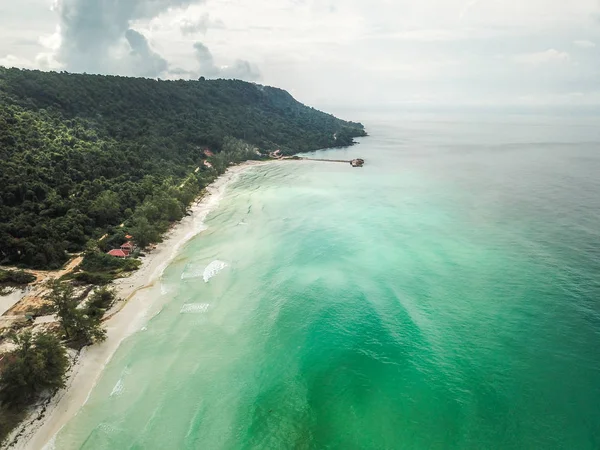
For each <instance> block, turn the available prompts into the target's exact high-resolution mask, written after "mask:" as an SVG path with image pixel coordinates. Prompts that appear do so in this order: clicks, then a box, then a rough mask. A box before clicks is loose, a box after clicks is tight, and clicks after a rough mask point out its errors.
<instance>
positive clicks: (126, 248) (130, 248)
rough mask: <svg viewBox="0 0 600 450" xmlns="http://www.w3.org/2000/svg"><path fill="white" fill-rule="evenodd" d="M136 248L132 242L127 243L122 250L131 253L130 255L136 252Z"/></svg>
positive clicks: (122, 246)
mask: <svg viewBox="0 0 600 450" xmlns="http://www.w3.org/2000/svg"><path fill="white" fill-rule="evenodd" d="M134 248H135V246H134V245H133V242H131V241H127V242H125V243H124V244H122V245H121V250H123V251H125V252H129V253H131V252H132V251H133V250H134Z"/></svg>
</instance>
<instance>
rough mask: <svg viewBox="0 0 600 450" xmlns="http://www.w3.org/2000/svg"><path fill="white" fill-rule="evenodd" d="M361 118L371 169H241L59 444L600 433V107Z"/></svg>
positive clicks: (411, 442)
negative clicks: (156, 306) (584, 115)
mask: <svg viewBox="0 0 600 450" xmlns="http://www.w3.org/2000/svg"><path fill="white" fill-rule="evenodd" d="M350 118H351V119H356V120H361V119H362V120H364V122H365V124H366V126H367V129H368V131H369V133H370V134H371V136H370V137H367V138H364V139H361V143H360V145H357V146H354V147H352V148H349V149H341V150H326V151H321V152H318V153H317V154H318V156H319V157H322V158H323V157H325V158H335V159H340V158H352V157H357V156H360V157H363V158H364V159H365V160H366V165H365V167H364V168H362V169H353V168H351V167H350V166H349V165H345V164H339V163H338V164H336V163H316V162H285V163H279V164H272V165H267V166H261V167H256V168H252V169H250V170H249V171H248V172H246V173H245V174H243V175H242V176H241V177H240V178H239V179H238V180H237V181H236V182H235V183H233V184H232V185H231V186H230V187H229V188H228V190H227V192H226V194H225V196H224V198H223V199H222V201H221V203H220V205H219V206H218V208H217V209H215V210H214V211H213V212H212V213H211V214H210V216H209V218H208V220H207V222H206V224H207V226H208V229H207V230H206V231H205V232H203V233H201V234H200V235H198V236H197V237H195V238H194V239H192V240H191V241H189V243H188V244H187V245H186V246H185V247H184V248H183V249H182V250H181V252H180V254H179V255H178V256H177V257H176V258H175V259H174V260H173V262H172V263H171V264H170V266H169V267H168V268H167V269H166V270H165V272H164V274H163V276H162V278H161V281H160V289H161V295H162V299H161V302H164V307H163V308H162V310H161V312H160V313H159V314H158V315H156V316H155V317H154V318H153V319H152V320H150V322H149V323H148V324H147V325H146V327H144V328H143V329H142V330H140V331H139V332H138V333H135V334H134V335H132V336H131V337H130V338H128V339H126V340H125V341H124V342H123V344H122V345H121V347H120V349H119V350H118V351H117V353H116V354H115V356H114V358H113V359H112V361H111V362H110V363H109V364H108V366H107V367H106V370H105V372H104V373H103V375H102V377H101V378H100V381H99V383H98V385H97V386H96V388H95V389H94V390H93V392H92V393H91V396H90V398H89V401H88V402H87V403H86V405H85V406H84V407H83V408H82V410H81V411H80V413H79V414H78V415H77V416H76V417H75V418H74V419H73V420H71V421H70V422H69V423H68V424H67V425H66V426H65V428H63V430H62V431H61V432H60V433H59V435H58V437H57V439H56V442H55V448H57V449H61V450H62V449H79V448H82V449H207V450H219V449H344V450H350V449H598V448H600V127H598V126H597V124H598V122H597V121H594V120H591V119H581V118H580V119H577V118H549V117H534V116H514V117H499V116H493V115H490V116H478V117H458V118H457V117H440V116H428V115H406V114H405V115H397V116H390V115H383V116H373V117H366V118H363V117H361V116H360V114H359V115H357V114H354V115H353V116H351V117H350ZM205 279H206V280H207V281H205Z"/></svg>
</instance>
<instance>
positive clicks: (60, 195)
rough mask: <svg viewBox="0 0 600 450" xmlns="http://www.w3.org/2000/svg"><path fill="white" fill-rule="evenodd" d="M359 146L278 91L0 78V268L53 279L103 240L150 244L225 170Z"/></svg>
mask: <svg viewBox="0 0 600 450" xmlns="http://www.w3.org/2000/svg"><path fill="white" fill-rule="evenodd" d="M365 134H366V133H365V130H364V127H363V125H361V124H359V123H354V122H347V121H343V120H340V119H337V118H335V117H334V116H332V115H330V114H326V113H323V112H320V111H317V110H316V109H314V108H310V107H307V106H305V105H303V104H301V103H299V102H297V101H296V100H295V99H294V98H293V97H292V96H291V95H290V94H289V93H287V92H286V91H283V90H281V89H277V88H272V87H266V86H261V85H257V84H253V83H247V82H242V81H237V80H205V79H200V80H194V81H183V80H178V81H162V80H153V79H145V78H127V77H118V76H102V75H86V74H71V73H66V72H61V73H56V72H41V71H30V70H19V69H5V68H1V67H0V218H1V219H2V220H1V221H0V264H11V265H17V266H19V267H33V268H50V269H52V268H57V267H59V266H61V265H62V264H63V263H64V262H65V261H66V260H67V259H68V253H73V252H80V251H87V253H88V254H91V253H93V252H94V250H95V249H92V248H90V241H91V240H98V239H99V238H100V237H102V236H104V235H107V236H108V237H107V238H106V239H104V240H102V244H101V245H100V247H101V248H100V250H107V249H108V248H112V247H118V245H119V244H120V243H121V242H123V240H124V236H125V234H126V233H131V234H133V235H134V236H135V238H136V240H137V241H138V243H139V244H141V245H142V246H143V245H145V244H147V243H150V242H156V241H157V240H158V239H159V238H160V234H161V233H162V232H163V231H165V230H166V229H167V227H168V226H169V223H171V222H172V221H175V220H179V219H180V218H181V217H183V215H184V214H185V211H186V209H187V206H188V205H189V204H190V202H191V201H192V200H193V199H194V198H196V197H197V196H198V195H199V194H200V193H201V192H202V189H203V188H204V187H205V186H206V185H208V184H209V183H210V182H211V181H213V180H214V179H215V178H216V177H217V176H218V175H219V174H220V173H222V172H224V171H225V170H226V168H227V167H228V166H229V165H230V164H231V163H237V162H241V161H244V160H248V159H261V158H266V157H267V155H268V152H269V151H273V150H276V149H281V151H282V153H284V154H288V155H290V154H294V153H297V152H305V151H310V150H317V149H320V148H326V147H342V146H348V145H351V144H352V143H353V142H354V139H353V138H354V137H358V136H364V135H365ZM207 149H208V150H210V151H211V152H208V153H207V152H205V150H207ZM207 155H208V156H207ZM205 160H207V161H208V162H210V164H211V165H212V168H210V167H207V166H206V165H204V161H205ZM197 168H199V169H197ZM111 246H112V247H111Z"/></svg>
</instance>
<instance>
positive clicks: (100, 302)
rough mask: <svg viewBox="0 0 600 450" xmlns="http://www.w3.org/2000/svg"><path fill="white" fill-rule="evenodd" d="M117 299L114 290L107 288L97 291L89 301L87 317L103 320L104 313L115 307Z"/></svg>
mask: <svg viewBox="0 0 600 450" xmlns="http://www.w3.org/2000/svg"><path fill="white" fill-rule="evenodd" d="M116 298H117V296H116V294H115V291H114V290H112V289H109V288H106V287H103V288H100V289H96V291H95V292H94V293H93V294H92V295H91V296H90V299H89V301H88V304H87V308H86V311H87V315H88V316H90V317H96V318H98V319H102V317H103V316H104V313H105V312H106V310H107V309H109V308H110V307H111V306H112V305H113V303H114V302H115V300H116Z"/></svg>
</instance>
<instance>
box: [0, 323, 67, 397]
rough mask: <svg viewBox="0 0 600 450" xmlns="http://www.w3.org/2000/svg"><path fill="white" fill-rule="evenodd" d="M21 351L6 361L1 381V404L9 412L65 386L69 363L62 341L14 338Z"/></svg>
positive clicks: (41, 335) (26, 335)
mask: <svg viewBox="0 0 600 450" xmlns="http://www.w3.org/2000/svg"><path fill="white" fill-rule="evenodd" d="M13 340H14V342H15V344H17V348H16V349H15V350H14V351H12V352H10V353H9V354H8V355H7V356H6V358H7V359H8V363H7V365H6V367H5V368H4V370H3V371H2V377H1V378H0V401H1V402H2V403H3V405H5V406H8V407H9V408H15V407H19V406H23V405H26V404H28V403H30V402H31V401H32V400H35V398H36V397H37V396H38V395H39V394H40V393H41V392H43V391H46V390H54V389H58V388H61V387H63V386H64V383H65V372H66V370H67V366H68V360H67V355H66V351H65V348H64V347H63V346H62V345H61V343H60V342H59V340H58V339H57V338H56V337H55V336H53V335H51V334H46V333H38V334H36V335H32V334H31V332H24V333H22V334H21V335H18V336H14V337H13Z"/></svg>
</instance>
